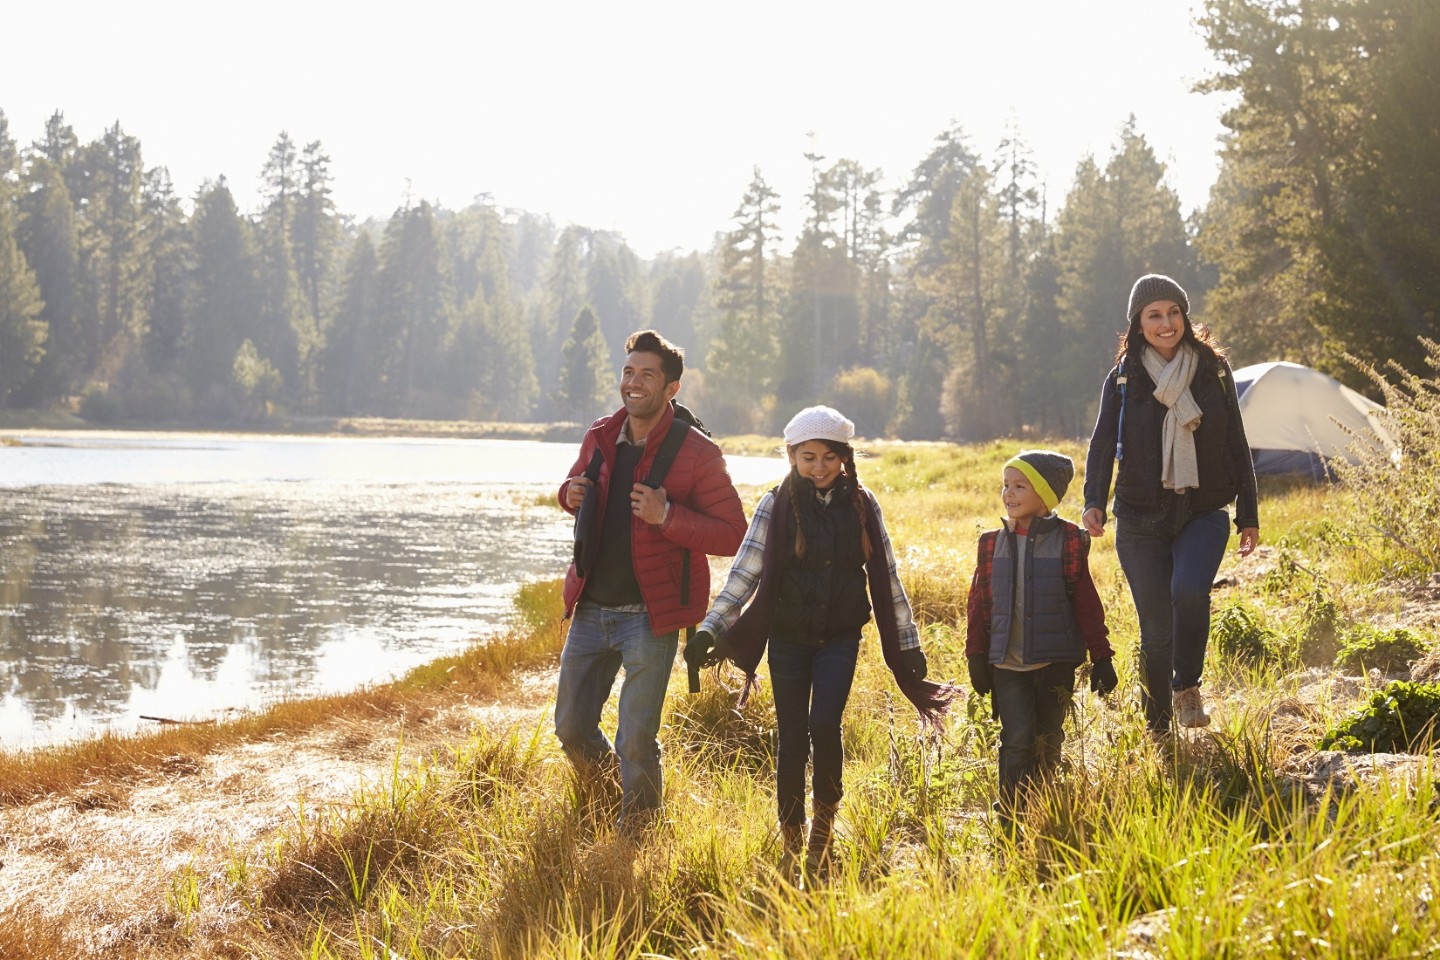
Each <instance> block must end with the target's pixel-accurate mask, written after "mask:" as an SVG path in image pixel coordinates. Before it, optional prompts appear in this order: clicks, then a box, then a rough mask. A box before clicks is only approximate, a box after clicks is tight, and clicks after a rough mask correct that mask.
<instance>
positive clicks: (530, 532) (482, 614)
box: [0, 433, 784, 747]
mask: <svg viewBox="0 0 1440 960" xmlns="http://www.w3.org/2000/svg"><path fill="white" fill-rule="evenodd" d="M8 439H9V441H10V445H6V446H0V745H3V746H7V747H15V746H32V745H40V744H44V743H54V742H58V741H62V740H66V739H71V738H75V737H78V736H85V735H91V734H94V733H96V732H98V731H100V730H104V729H113V730H122V731H123V730H133V729H137V728H144V727H145V726H147V725H153V723H152V722H151V721H147V720H142V719H141V717H142V716H159V717H168V718H172V719H188V718H197V717H209V716H215V715H217V714H221V713H223V712H224V711H226V710H229V709H239V708H248V707H254V706H259V705H263V704H264V703H266V702H269V701H271V700H273V699H276V698H279V697H282V696H295V695H305V694H316V693H325V692H334V691H340V690H348V689H353V688H354V687H356V686H359V685H361V684H364V683H367V682H370V681H375V680H380V679H384V678H388V677H391V676H394V675H396V674H398V673H400V672H402V671H403V670H405V669H407V668H409V667H412V666H415V665H417V664H419V663H423V662H425V661H427V660H430V659H433V658H435V657H436V656H439V655H442V654H446V653H450V652H454V651H456V650H458V649H460V648H462V647H464V646H466V645H467V644H468V643H470V642H472V641H474V640H476V639H477V638H480V637H483V636H485V635H486V634H487V633H489V632H492V631H493V630H495V629H496V627H497V626H498V625H500V624H501V623H502V622H503V621H504V619H505V617H506V616H507V615H508V614H509V612H510V598H511V597H512V595H513V593H514V590H515V588H516V586H517V585H518V584H519V583H522V582H524V581H526V580H530V579H535V578H539V577H552V576H556V575H558V573H559V572H560V571H561V570H562V569H563V567H564V564H565V562H566V559H567V557H568V554H569V549H570V527H569V518H568V517H567V516H565V515H564V514H563V513H561V512H560V510H559V509H558V508H557V507H555V506H554V505H553V502H554V501H553V491H554V489H555V487H556V485H557V484H558V483H559V481H560V479H562V478H563V477H564V475H565V472H566V470H567V469H568V468H569V466H570V463H571V462H572V460H573V459H574V457H575V453H576V446H575V444H552V443H530V442H521V441H503V440H395V439H387V440H381V439H329V438H309V437H305V438H299V437H295V438H289V437H268V438H263V439H257V438H250V437H244V438H237V437H224V436H210V435H190V434H152V435H143V436H139V435H132V434H101V433H87V434H80V435H76V434H63V435H56V436H42V435H36V434H24V435H12V436H10V437H9V438H8ZM729 463H730V469H731V473H732V475H733V476H734V478H735V480H736V482H737V483H742V484H747V483H769V482H772V481H773V480H775V479H776V478H778V476H779V475H781V474H782V473H783V469H784V468H783V462H782V461H781V460H779V459H778V458H775V459H772V458H755V457H732V458H730V459H729Z"/></svg>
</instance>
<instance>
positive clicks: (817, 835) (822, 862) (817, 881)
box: [805, 803, 838, 889]
mask: <svg viewBox="0 0 1440 960" xmlns="http://www.w3.org/2000/svg"><path fill="white" fill-rule="evenodd" d="M837 808H838V805H836V804H830V803H817V804H815V816H814V818H812V819H811V821H810V842H809V844H808V845H807V849H806V851H805V887H806V889H810V888H813V887H816V886H819V885H821V884H823V883H825V881H827V880H829V879H830V866H831V863H830V844H831V841H832V839H833V836H832V835H833V831H834V827H835V811H836V809H837Z"/></svg>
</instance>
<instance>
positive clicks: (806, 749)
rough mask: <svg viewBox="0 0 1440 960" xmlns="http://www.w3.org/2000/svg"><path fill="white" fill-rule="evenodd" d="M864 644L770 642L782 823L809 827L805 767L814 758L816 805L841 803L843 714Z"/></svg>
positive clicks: (777, 773)
mask: <svg viewBox="0 0 1440 960" xmlns="http://www.w3.org/2000/svg"><path fill="white" fill-rule="evenodd" d="M859 653H860V639H859V638H858V637H857V638H855V639H853V640H837V641H835V642H833V643H829V644H827V645H825V646H823V647H809V646H805V645H803V644H799V643H789V642H787V641H785V640H775V639H772V640H771V641H770V654H769V658H770V685H771V688H772V690H773V691H774V694H775V727H776V732H777V734H778V737H779V741H780V744H779V749H778V751H777V752H776V756H775V799H776V802H777V804H778V806H779V810H780V822H781V823H804V822H805V763H806V761H807V760H810V759H811V757H812V754H813V757H814V763H815V772H814V779H815V803H816V805H820V804H830V805H834V804H838V803H839V802H840V797H841V796H842V795H843V794H844V792H845V791H844V787H843V784H842V781H841V775H840V767H841V765H842V764H843V763H844V760H845V751H844V748H843V747H842V746H841V744H840V715H841V714H843V713H844V712H845V703H846V701H848V700H849V699H850V684H851V683H852V682H853V681H854V679H855V661H856V658H857V657H858V656H859Z"/></svg>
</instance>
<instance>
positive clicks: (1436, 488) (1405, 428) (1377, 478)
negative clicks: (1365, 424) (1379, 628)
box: [1335, 337, 1440, 576]
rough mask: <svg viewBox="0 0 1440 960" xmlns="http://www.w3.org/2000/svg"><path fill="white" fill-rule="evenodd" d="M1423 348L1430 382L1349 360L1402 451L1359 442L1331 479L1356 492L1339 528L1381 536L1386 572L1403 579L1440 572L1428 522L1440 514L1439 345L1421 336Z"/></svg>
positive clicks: (1439, 533)
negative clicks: (1352, 458) (1376, 395)
mask: <svg viewBox="0 0 1440 960" xmlns="http://www.w3.org/2000/svg"><path fill="white" fill-rule="evenodd" d="M1420 342H1421V343H1422V344H1423V345H1424V347H1425V352H1426V356H1425V363H1426V366H1428V367H1429V368H1430V371H1431V375H1430V376H1428V377H1422V376H1420V375H1419V374H1417V373H1411V372H1410V371H1407V370H1405V369H1404V368H1403V367H1401V366H1400V365H1399V364H1397V363H1395V362H1394V361H1393V360H1392V361H1390V362H1389V363H1388V364H1387V366H1386V368H1385V369H1384V371H1383V372H1382V371H1380V370H1377V369H1375V368H1374V367H1371V366H1369V365H1367V364H1365V363H1362V362H1361V361H1358V360H1355V359H1354V358H1353V357H1352V358H1349V359H1350V360H1351V361H1352V362H1354V363H1355V364H1356V365H1357V366H1358V367H1360V369H1361V370H1363V371H1364V372H1365V374H1366V375H1367V376H1368V377H1369V378H1370V380H1371V382H1372V383H1373V384H1374V385H1375V387H1376V389H1378V390H1379V392H1380V393H1381V394H1382V396H1383V400H1384V403H1385V408H1384V409H1383V410H1382V411H1379V412H1378V413H1377V417H1378V418H1379V419H1380V421H1381V423H1382V425H1383V426H1384V427H1385V429H1386V430H1387V431H1389V433H1390V434H1391V436H1392V437H1394V438H1395V441H1396V442H1397V443H1398V444H1399V452H1398V453H1396V454H1392V453H1391V452H1390V451H1389V450H1384V449H1377V448H1376V447H1375V446H1374V445H1370V444H1366V443H1364V442H1363V441H1361V440H1360V439H1359V438H1357V439H1356V442H1355V443H1354V444H1352V446H1351V450H1352V452H1353V453H1355V454H1356V455H1357V456H1358V462H1356V463H1353V464H1351V463H1346V462H1345V461H1344V460H1343V459H1339V460H1337V461H1336V462H1335V471H1336V475H1337V476H1338V477H1339V479H1340V480H1341V481H1342V482H1344V483H1345V484H1346V485H1347V486H1349V487H1350V488H1351V489H1352V490H1354V491H1355V494H1356V495H1355V496H1353V497H1351V498H1349V502H1350V503H1351V504H1353V513H1352V514H1351V515H1350V516H1348V517H1345V518H1343V522H1344V523H1345V525H1346V526H1348V527H1349V528H1351V529H1355V530H1362V531H1365V532H1367V533H1370V532H1373V533H1376V534H1378V535H1380V536H1382V537H1384V538H1385V540H1386V541H1388V542H1389V543H1390V544H1391V545H1392V548H1393V549H1392V551H1391V553H1390V554H1389V555H1388V556H1387V557H1386V558H1385V563H1386V566H1387V567H1389V568H1390V570H1391V572H1393V573H1396V574H1399V575H1402V576H1405V575H1414V574H1417V573H1426V574H1428V573H1429V571H1432V570H1435V569H1440V524H1436V523H1435V522H1434V520H1433V519H1432V518H1433V517H1434V516H1435V513H1436V511H1437V510H1440V469H1437V467H1440V377H1437V376H1436V373H1435V372H1436V371H1440V343H1436V342H1435V341H1433V340H1428V339H1426V338H1424V337H1422V338H1420ZM1386 375H1390V376H1393V377H1394V378H1395V379H1396V382H1393V383H1392V382H1391V381H1390V380H1387V379H1386ZM1397 468H1399V469H1403V470H1404V478H1405V495H1404V496H1396V495H1395V482H1396V477H1397V473H1396V471H1397Z"/></svg>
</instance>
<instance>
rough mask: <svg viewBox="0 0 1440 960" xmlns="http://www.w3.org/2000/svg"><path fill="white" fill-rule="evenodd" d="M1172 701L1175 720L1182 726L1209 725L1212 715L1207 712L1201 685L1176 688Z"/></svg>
mask: <svg viewBox="0 0 1440 960" xmlns="http://www.w3.org/2000/svg"><path fill="white" fill-rule="evenodd" d="M1171 703H1172V704H1173V705H1174V708H1175V722H1176V723H1178V724H1180V726H1182V727H1208V726H1209V725H1210V715H1209V714H1208V713H1206V712H1205V698H1204V697H1202V696H1200V688H1199V687H1186V688H1185V689H1184V690H1176V691H1175V693H1174V695H1173V697H1172V698H1171Z"/></svg>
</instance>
